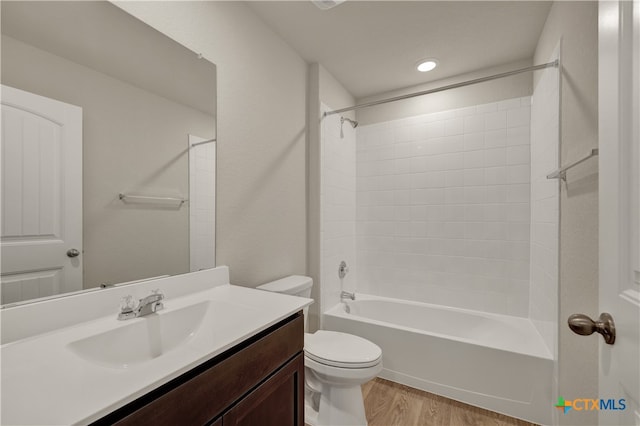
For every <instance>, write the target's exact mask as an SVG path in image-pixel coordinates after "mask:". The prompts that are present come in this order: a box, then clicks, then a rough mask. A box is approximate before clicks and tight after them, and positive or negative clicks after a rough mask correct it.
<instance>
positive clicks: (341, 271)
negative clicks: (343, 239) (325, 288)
mask: <svg viewBox="0 0 640 426" xmlns="http://www.w3.org/2000/svg"><path fill="white" fill-rule="evenodd" d="M348 273H349V267H348V266H347V262H345V261H344V260H343V261H342V262H340V266H338V276H339V277H340V279H343V278H344V277H345V276H347V274H348Z"/></svg>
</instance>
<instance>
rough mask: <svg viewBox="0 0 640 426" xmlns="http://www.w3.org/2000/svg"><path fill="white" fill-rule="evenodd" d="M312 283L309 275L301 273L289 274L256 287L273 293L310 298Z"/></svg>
mask: <svg viewBox="0 0 640 426" xmlns="http://www.w3.org/2000/svg"><path fill="white" fill-rule="evenodd" d="M312 285H313V279H311V277H305V276H303V275H290V276H288V277H285V278H281V279H279V280H276V281H271V282H268V283H266V284H262V285H259V286H258V287H256V288H257V289H259V290H266V291H271V292H274V293H283V294H290V295H292V296H299V297H306V298H310V297H311V286H312Z"/></svg>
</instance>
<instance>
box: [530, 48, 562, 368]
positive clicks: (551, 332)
mask: <svg viewBox="0 0 640 426" xmlns="http://www.w3.org/2000/svg"><path fill="white" fill-rule="evenodd" d="M558 54H559V46H558V48H557V49H556V50H555V51H554V53H553V54H552V55H551V57H549V58H547V62H550V61H553V60H555V59H556V58H558ZM538 73H539V79H538V81H537V83H536V86H535V89H534V90H533V96H532V97H531V265H530V275H529V281H530V286H531V291H530V298H529V300H530V303H529V306H530V308H529V311H530V318H531V320H532V322H533V324H534V325H535V327H536V328H537V330H538V332H539V333H540V334H541V336H542V337H543V339H544V341H545V343H546V345H547V347H548V348H549V351H550V352H551V354H553V355H554V359H556V360H557V345H556V339H557V334H558V333H557V330H558V238H559V234H558V232H559V230H558V226H559V222H560V212H559V208H560V203H559V189H560V186H559V182H558V181H557V180H555V179H547V175H548V174H549V173H550V172H552V171H553V170H555V169H556V168H557V167H558V165H559V164H558V156H559V147H560V145H559V135H560V128H559V125H560V87H559V83H560V78H559V75H560V74H559V70H558V69H557V68H547V69H545V70H542V71H538Z"/></svg>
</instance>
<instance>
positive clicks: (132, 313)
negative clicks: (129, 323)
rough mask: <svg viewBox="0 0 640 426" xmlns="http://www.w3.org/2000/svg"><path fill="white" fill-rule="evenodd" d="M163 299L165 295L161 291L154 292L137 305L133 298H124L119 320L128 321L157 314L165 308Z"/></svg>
mask: <svg viewBox="0 0 640 426" xmlns="http://www.w3.org/2000/svg"><path fill="white" fill-rule="evenodd" d="M163 299H164V294H162V293H160V292H159V290H153V291H152V292H151V294H150V295H149V296H147V297H144V298H142V299H140V300H139V301H138V303H137V304H136V302H134V300H133V297H132V296H126V297H123V298H122V303H121V304H120V313H119V314H118V319H119V320H127V319H131V318H138V317H143V316H145V315H149V314H152V313H154V312H157V311H159V310H161V309H162V308H164V305H163V304H162V300H163Z"/></svg>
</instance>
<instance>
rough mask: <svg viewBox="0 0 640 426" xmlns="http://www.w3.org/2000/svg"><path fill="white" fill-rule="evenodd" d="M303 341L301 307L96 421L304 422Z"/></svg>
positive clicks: (242, 425)
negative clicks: (294, 312) (292, 313)
mask: <svg viewBox="0 0 640 426" xmlns="http://www.w3.org/2000/svg"><path fill="white" fill-rule="evenodd" d="M303 345H304V323H303V317H302V313H301V312H298V313H297V314H295V315H293V316H291V317H289V318H288V319H286V320H284V321H282V322H280V323H278V324H276V325H274V326H273V327H270V328H269V329H267V330H265V331H263V332H261V333H259V334H258V335H256V336H254V337H252V338H250V339H248V340H246V341H245V342H242V343H241V344H239V345H237V346H235V347H233V348H231V349H229V350H228V351H226V352H224V353H222V354H221V355H219V356H216V357H215V358H213V359H211V360H209V361H207V362H205V363H204V364H202V365H200V366H198V367H196V368H194V369H193V370H191V371H189V372H187V373H185V374H183V375H182V376H180V377H178V378H176V379H174V380H172V381H171V382H169V383H167V384H165V385H163V386H161V387H160V388H158V389H156V390H154V391H152V392H150V393H149V394H147V395H145V396H143V397H141V398H139V399H137V400H135V401H133V402H131V403H129V404H128V405H126V406H124V407H122V408H120V409H118V410H116V411H115V412H113V413H111V414H109V415H107V416H106V417H103V418H102V419H100V420H98V421H97V422H95V423H94V424H95V425H106V424H109V425H111V424H116V425H119V426H129V425H131V426H133V425H136V426H139V425H154V426H156V425H158V426H160V425H171V426H176V425H180V426H182V425H185V426H188V425H212V426H250V425H251V426H253V425H261V426H304V355H303V352H302V350H303Z"/></svg>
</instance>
